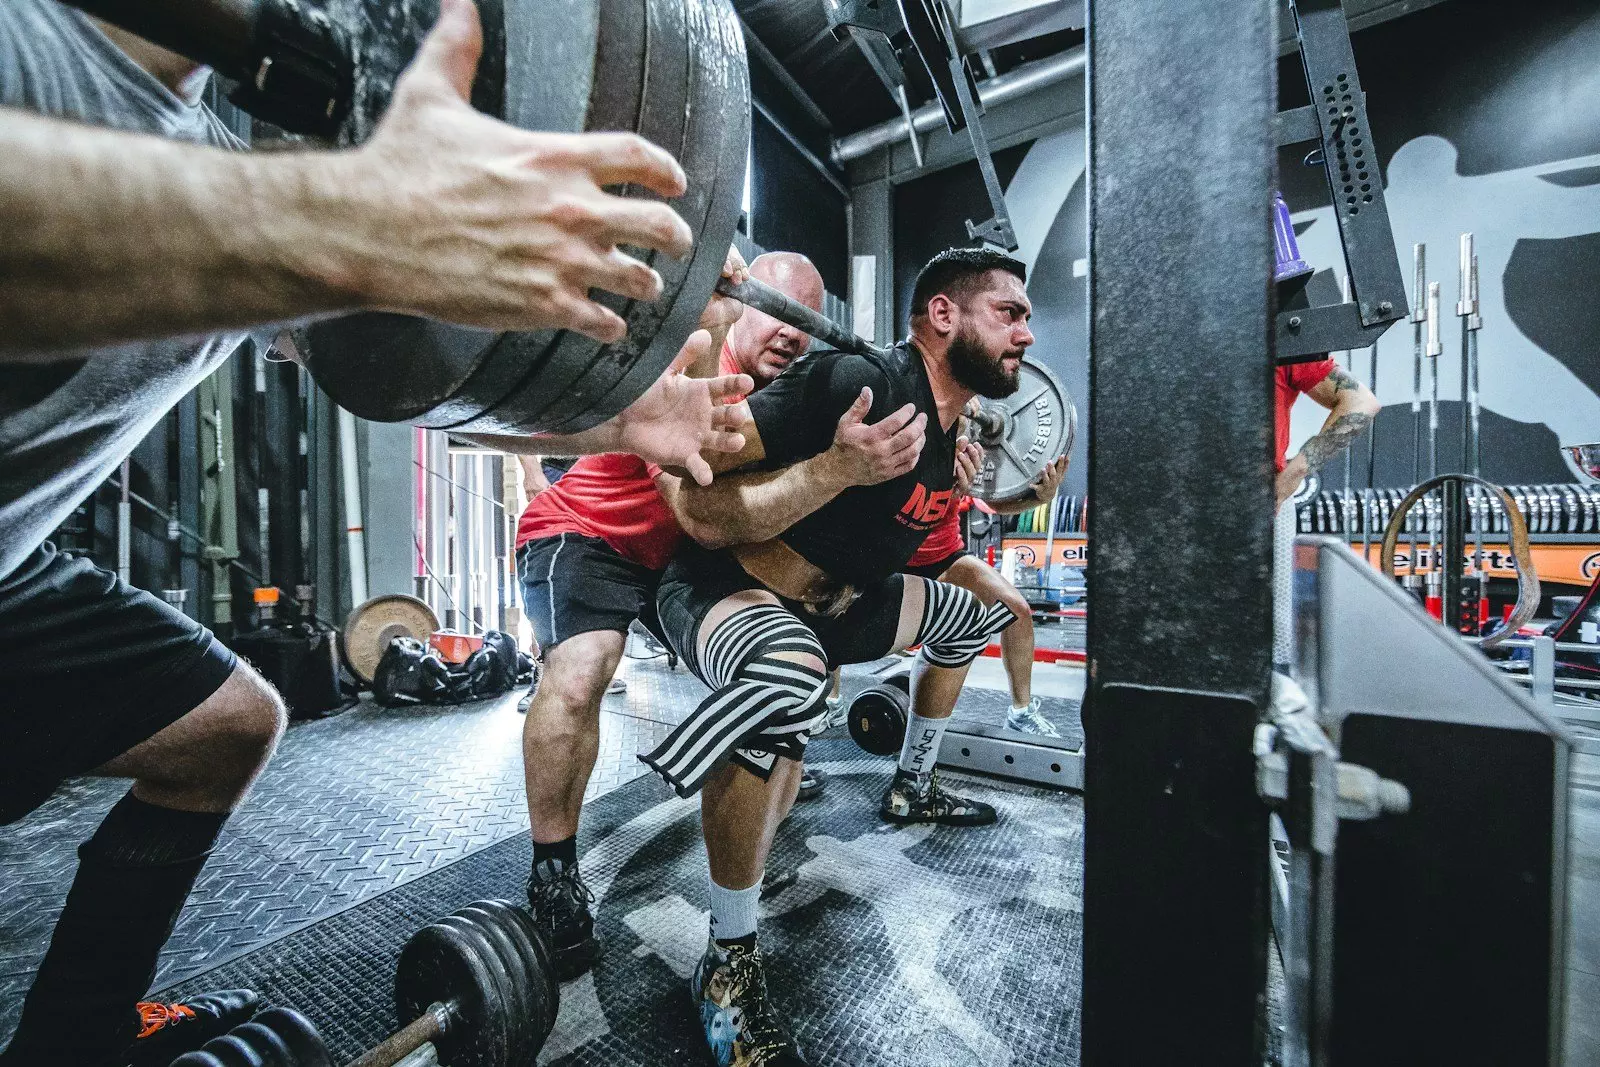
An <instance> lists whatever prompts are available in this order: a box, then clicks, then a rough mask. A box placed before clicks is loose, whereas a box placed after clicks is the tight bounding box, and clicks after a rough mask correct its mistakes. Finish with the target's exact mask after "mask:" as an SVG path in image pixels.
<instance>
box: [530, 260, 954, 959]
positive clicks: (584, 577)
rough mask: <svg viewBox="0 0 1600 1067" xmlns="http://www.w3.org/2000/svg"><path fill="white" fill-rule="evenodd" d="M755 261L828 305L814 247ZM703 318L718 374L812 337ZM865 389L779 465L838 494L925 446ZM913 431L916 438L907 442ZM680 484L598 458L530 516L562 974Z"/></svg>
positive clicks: (539, 868) (544, 906) (727, 535)
mask: <svg viewBox="0 0 1600 1067" xmlns="http://www.w3.org/2000/svg"><path fill="white" fill-rule="evenodd" d="M745 270H746V268H745V266H744V263H743V261H742V260H740V259H739V256H738V253H737V252H730V255H729V259H728V262H727V264H726V266H725V268H724V274H725V275H726V276H729V277H731V278H733V279H734V280H735V281H742V280H743V276H744V272H745ZM748 273H749V275H750V276H751V277H754V278H757V279H759V280H761V281H764V282H766V283H767V284H768V285H771V286H773V287H774V288H776V289H779V290H780V291H782V292H784V293H785V294H787V295H788V296H789V297H790V298H791V299H794V300H797V301H799V302H801V303H803V304H805V305H807V306H808V307H810V308H812V309H813V310H817V311H820V310H821V308H822V293H823V285H822V277H821V275H820V274H818V273H817V269H816V267H814V266H813V265H812V264H811V261H810V260H808V259H806V258H805V257H804V256H801V255H797V254H795V253H787V252H780V253H768V254H766V255H763V256H759V257H757V258H756V260H755V262H754V263H752V264H750V266H749V268H748ZM741 311H742V314H741V313H740V312H741ZM701 323H702V326H703V327H705V328H707V329H709V330H711V331H712V335H713V339H714V341H715V346H714V347H713V349H711V351H718V352H720V366H721V368H722V370H721V371H718V370H714V369H713V368H712V367H710V366H705V365H702V366H700V367H697V368H696V370H697V371H698V372H699V373H700V374H702V375H706V376H709V375H711V374H716V373H722V372H724V371H727V369H728V368H737V369H736V370H734V371H731V373H745V374H749V375H750V377H751V378H752V379H753V380H754V382H755V388H756V389H760V388H762V387H763V386H765V385H767V384H768V383H770V382H771V381H772V380H773V379H774V378H776V377H777V376H778V375H779V374H781V373H782V372H783V371H784V369H785V368H786V367H788V365H789V364H790V363H791V362H792V361H793V360H795V359H797V358H798V357H800V356H801V355H803V354H804V353H805V351H806V348H807V347H808V346H809V344H810V341H811V339H810V338H809V337H808V336H807V335H806V334H804V333H802V332H801V331H799V330H796V329H795V328H794V327H792V326H787V325H784V324H783V323H780V322H778V321H777V320H776V319H773V318H770V317H769V316H767V315H764V314H762V313H760V312H758V311H755V310H753V309H744V308H743V307H742V305H740V304H737V303H735V302H733V301H730V300H726V299H725V298H721V297H717V298H715V299H713V300H712V302H711V305H710V306H709V307H708V308H707V309H706V316H705V317H704V318H703V319H702V320H701ZM709 362H710V361H709V359H707V360H706V361H705V363H707V364H709ZM863 400H864V401H866V402H858V403H857V405H856V407H855V408H854V409H852V411H851V412H849V413H847V414H846V415H845V417H844V418H843V419H841V420H840V421H839V429H838V433H837V434H836V436H835V446H834V448H833V449H831V450H830V451H829V452H827V453H824V454H823V455H820V456H817V457H815V458H814V459H813V460H811V461H808V463H809V467H808V466H807V464H797V465H796V466H795V467H794V468H790V469H789V470H788V471H785V472H783V473H782V474H781V475H778V476H777V477H781V478H784V479H795V480H796V482H798V481H799V480H801V479H807V478H810V479H813V481H812V482H811V483H809V484H811V485H813V486H821V485H826V486H832V487H834V488H833V489H832V492H835V493H836V492H838V491H840V490H842V489H843V488H845V487H846V486H848V485H856V484H874V483H876V482H878V481H882V480H886V479H887V478H890V477H894V476H897V475H898V474H900V473H901V472H902V471H903V469H904V464H905V462H906V459H905V457H906V455H907V454H908V453H919V452H920V451H921V448H920V444H921V441H922V433H923V425H924V424H923V423H922V422H918V421H915V420H911V417H910V415H909V414H905V415H904V417H903V418H898V419H897V418H896V417H895V416H890V417H889V418H887V419H885V420H883V421H881V422H879V423H876V424H874V425H872V426H866V425H864V424H863V419H864V417H865V415H866V412H867V410H868V408H869V406H870V398H869V397H865V398H863ZM908 406H909V405H908ZM897 414H900V413H897ZM908 420H909V421H908ZM913 437H914V438H915V444H916V447H915V448H908V442H910V441H911V439H912V438H913ZM914 461H915V459H914V456H913V457H912V462H914ZM734 477H738V476H734ZM769 477H770V476H769ZM677 491H678V480H677V478H675V477H674V476H673V475H670V474H667V473H665V472H663V471H662V470H661V468H659V467H657V466H655V465H653V464H647V463H645V462H644V461H643V460H641V459H639V458H638V457H636V456H631V455H623V454H620V453H613V454H607V455H601V456H590V457H587V458H584V459H581V460H579V461H578V462H577V463H575V464H573V465H572V468H571V469H570V470H569V471H568V472H567V473H566V475H564V476H563V477H562V478H561V479H560V480H559V481H558V482H556V483H555V484H554V485H552V486H550V487H549V488H548V489H545V490H544V491H542V492H540V493H538V494H537V495H536V496H535V497H534V498H533V500H532V501H531V502H530V503H529V504H528V507H527V509H526V510H525V511H524V512H523V514H522V519H521V521H520V523H519V524H518V529H517V570H518V574H519V575H520V578H521V584H522V593H523V601H524V606H525V611H526V614H527V617H528V620H529V622H530V623H531V624H532V627H533V632H534V636H535V637H536V638H537V639H538V642H539V647H540V649H541V650H542V652H543V656H544V669H543V671H542V673H541V677H540V680H539V684H538V689H537V691H536V692H535V693H534V695H533V699H532V701H531V702H530V703H529V705H528V712H527V715H528V717H527V722H526V723H525V724H524V728H523V761H524V769H525V770H524V773H525V777H526V780H527V790H528V817H529V825H530V830H531V834H532V838H533V871H532V873H531V876H530V878H529V883H528V899H529V903H530V905H531V906H532V908H533V913H534V917H535V919H536V920H537V922H538V924H539V926H540V928H541V929H542V930H543V931H544V933H545V934H546V936H547V938H548V939H549V941H550V943H551V945H552V947H553V948H554V950H555V954H556V965H557V969H558V971H559V972H560V974H561V976H562V978H563V979H567V978H572V977H575V976H576V975H578V974H581V973H583V972H584V971H585V970H587V969H588V968H589V967H590V966H592V964H593V962H594V958H595V954H596V951H597V949H598V945H597V944H596V942H595V940H594V933H593V931H594V919H593V916H592V915H591V914H590V912H589V910H588V904H587V901H588V899H589V897H588V890H587V889H586V888H585V886H584V884H583V880H582V878H581V877H580V875H579V873H578V862H577V845H576V834H577V830H578V820H579V816H580V814H581V811H582V806H583V795H584V791H585V789H586V787H587V786H588V783H589V775H590V772H591V771H593V769H594V762H595V757H596V755H597V753H598V749H599V739H600V731H599V727H600V720H599V716H600V702H601V699H602V698H603V697H604V695H605V692H606V688H607V685H608V683H609V682H610V681H611V678H612V675H613V674H615V672H616V669H617V665H618V664H619V663H620V662H621V658H622V651H623V646H624V643H625V641H626V637H627V632H628V627H629V625H630V624H631V623H632V622H633V620H634V619H636V618H639V617H640V616H641V614H643V615H645V616H646V619H647V621H648V620H649V619H651V618H653V616H654V611H655V597H656V584H657V582H658V580H659V579H660V577H661V572H662V570H663V569H664V568H665V567H666V565H667V562H668V560H670V559H671V558H672V556H673V554H674V553H675V552H676V551H677V549H678V546H679V545H680V544H681V543H682V542H683V540H684V538H685V536H686V531H685V528H684V526H683V525H681V524H680V521H679V519H678V518H677V517H676V515H675V514H674V510H673V507H672V504H671V503H670V501H671V500H672V499H675V498H676V494H677ZM796 499H798V496H797V497H796ZM794 519H795V516H794V515H790V514H788V513H787V512H786V511H784V509H770V510H768V511H766V512H765V513H763V514H738V515H721V516H719V524H718V526H717V528H710V527H708V526H707V525H705V524H704V523H693V524H692V525H691V528H690V529H689V530H688V531H687V534H692V535H693V536H694V538H695V539H696V540H698V541H700V542H702V543H704V544H708V545H711V546H713V547H720V546H722V545H727V544H735V543H740V542H750V541H764V540H767V539H768V538H771V537H775V536H776V535H777V534H778V533H780V532H781V531H782V529H783V528H784V527H785V526H787V525H788V524H789V523H791V522H793V521H794Z"/></svg>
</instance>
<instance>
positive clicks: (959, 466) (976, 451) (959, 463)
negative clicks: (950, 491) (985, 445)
mask: <svg viewBox="0 0 1600 1067" xmlns="http://www.w3.org/2000/svg"><path fill="white" fill-rule="evenodd" d="M981 470H983V449H981V448H979V447H978V446H977V444H975V443H974V442H973V441H971V440H969V439H968V438H967V437H966V436H965V435H963V436H961V437H958V438H956V472H955V475H956V484H955V495H956V496H957V497H963V496H970V495H971V494H972V483H973V482H975V481H977V480H978V472H979V471H981Z"/></svg>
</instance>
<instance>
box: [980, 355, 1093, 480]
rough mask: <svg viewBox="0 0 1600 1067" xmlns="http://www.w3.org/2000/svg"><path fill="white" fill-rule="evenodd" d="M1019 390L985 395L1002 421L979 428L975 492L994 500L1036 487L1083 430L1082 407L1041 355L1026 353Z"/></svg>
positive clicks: (986, 402)
mask: <svg viewBox="0 0 1600 1067" xmlns="http://www.w3.org/2000/svg"><path fill="white" fill-rule="evenodd" d="M1019 375H1020V378H1021V385H1020V386H1019V387H1018V389H1017V391H1016V392H1015V393H1013V394H1011V395H1010V396H1008V397H1005V398H1003V399H1000V400H984V401H983V402H982V404H983V409H984V410H985V411H986V412H989V413H990V414H991V415H993V416H995V417H996V419H997V421H998V427H997V430H996V432H993V433H991V432H987V431H983V430H979V431H978V434H977V442H978V444H979V445H980V446H982V448H983V451H984V458H983V469H982V470H981V471H980V472H979V473H978V477H977V480H976V481H974V483H973V486H972V491H973V495H974V496H976V497H978V498H979V499H981V500H986V501H988V502H989V503H991V504H1008V503H1012V502H1015V501H1018V500H1021V499H1023V498H1025V497H1027V496H1028V495H1029V494H1030V493H1032V492H1033V483H1034V481H1035V480H1036V479H1038V477H1039V475H1040V474H1041V473H1042V472H1043V471H1044V469H1045V468H1046V467H1047V466H1049V465H1050V464H1051V463H1053V462H1055V461H1056V460H1057V459H1059V458H1060V457H1062V456H1064V455H1066V454H1067V452H1068V451H1069V450H1070V449H1071V448H1072V442H1073V438H1074V437H1075V436H1076V435H1077V431H1078V411H1077V408H1075V407H1074V406H1073V404H1072V398H1071V397H1070V396H1069V395H1068V394H1067V391H1066V388H1065V387H1064V386H1062V384H1061V383H1060V382H1059V381H1058V380H1057V379H1056V376H1055V375H1054V374H1051V373H1050V371H1049V370H1048V369H1047V368H1046V367H1045V366H1044V364H1042V363H1040V362H1038V361H1037V360H1035V359H1032V358H1029V357H1027V356H1024V357H1023V358H1022V368H1021V370H1020V372H1019Z"/></svg>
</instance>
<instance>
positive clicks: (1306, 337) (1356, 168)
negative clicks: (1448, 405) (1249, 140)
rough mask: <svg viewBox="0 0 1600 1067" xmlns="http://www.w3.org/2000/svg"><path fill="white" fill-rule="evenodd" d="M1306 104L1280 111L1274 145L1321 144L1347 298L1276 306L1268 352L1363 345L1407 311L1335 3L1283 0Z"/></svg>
mask: <svg viewBox="0 0 1600 1067" xmlns="http://www.w3.org/2000/svg"><path fill="white" fill-rule="evenodd" d="M1290 9H1291V11H1292V12H1293V14H1294V17H1295V24H1296V27H1297V29H1298V37H1299V45H1300V61H1301V65H1302V66H1303V68H1304V70H1305V75H1306V88H1307V91H1308V92H1309V93H1310V96H1311V100H1312V103H1311V104H1310V105H1309V106H1307V107H1303V108H1297V109H1295V110H1293V111H1287V112H1284V113H1282V114H1280V115H1279V116H1278V117H1277V120H1276V139H1277V143H1278V145H1279V146H1283V145H1290V144H1296V143H1300V142H1309V141H1317V142H1319V143H1320V144H1321V146H1322V154H1323V157H1324V158H1323V166H1324V169H1325V170H1326V173H1327V178H1328V192H1329V194H1330V196H1331V197H1332V203H1333V208H1334V218H1335V219H1336V220H1337V221H1338V223H1339V237H1340V240H1341V241H1342V243H1343V245H1344V256H1345V265H1346V268H1347V270H1348V274H1349V278H1350V286H1351V289H1352V291H1353V299H1352V300H1349V301H1345V302H1342V303H1337V304H1327V305H1323V306H1305V307H1286V308H1285V309H1284V310H1283V311H1281V312H1279V313H1278V327H1277V332H1278V341H1277V343H1278V358H1279V360H1280V361H1284V362H1288V361H1291V360H1293V359H1295V358H1296V357H1301V358H1303V357H1306V356H1310V355H1318V356H1320V355H1322V354H1324V353H1327V352H1341V351H1348V350H1350V349H1357V348H1370V347H1371V346H1372V345H1374V344H1376V343H1377V340H1378V338H1379V337H1381V336H1382V335H1383V334H1384V332H1385V331H1386V330H1388V328H1389V327H1390V326H1392V325H1393V324H1394V323H1396V322H1398V321H1400V320H1401V319H1403V318H1405V317H1406V315H1407V314H1408V313H1409V311H1410V308H1409V305H1408V304H1407V300H1406V291H1405V281H1404V279H1403V277H1402V276H1401V273H1400V260H1399V257H1398V255H1397V254H1396V252H1395V248H1394V231H1393V229H1392V227H1391V226H1390V225H1389V209H1388V205H1387V203H1386V201H1385V199H1384V192H1383V174H1382V173H1381V171H1380V170H1379V168H1378V160H1377V150H1376V148H1375V147H1374V146H1373V144H1372V137H1371V131H1372V123H1371V122H1370V121H1369V120H1368V118H1367V102H1366V94H1365V93H1364V92H1362V90H1361V79H1360V76H1359V75H1358V74H1357V72H1356V61H1355V53H1354V51H1353V49H1352V48H1351V45H1350V23H1349V21H1348V20H1347V19H1346V17H1345V13H1344V5H1343V4H1342V3H1341V0H1290Z"/></svg>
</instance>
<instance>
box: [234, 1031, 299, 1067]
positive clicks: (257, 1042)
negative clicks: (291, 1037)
mask: <svg viewBox="0 0 1600 1067" xmlns="http://www.w3.org/2000/svg"><path fill="white" fill-rule="evenodd" d="M228 1034H229V1036H231V1037H232V1038H234V1039H235V1040H236V1041H242V1042H244V1043H245V1044H246V1045H249V1046H250V1048H251V1049H253V1050H254V1051H255V1053H256V1055H257V1056H259V1057H260V1059H261V1062H262V1063H265V1064H268V1065H269V1067H301V1065H300V1061H299V1060H297V1059H296V1058H295V1054H294V1050H293V1049H292V1048H290V1047H289V1043H288V1042H287V1041H285V1040H284V1039H283V1038H282V1037H281V1036H279V1034H278V1033H277V1031H275V1030H273V1029H272V1028H271V1027H268V1026H263V1025H262V1024H260V1023H258V1022H255V1021H253V1020H252V1021H251V1022H247V1023H241V1024H240V1025H238V1026H235V1027H234V1028H233V1029H232V1030H229V1031H228Z"/></svg>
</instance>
